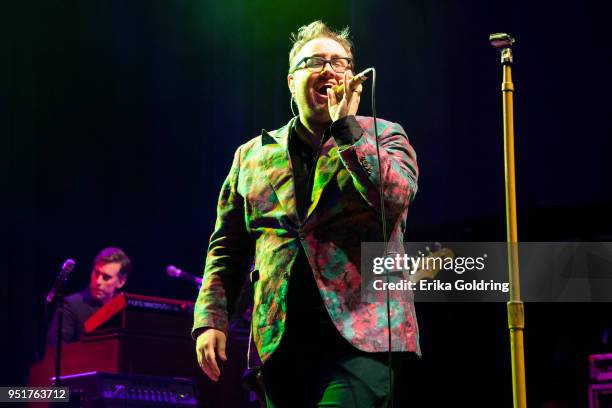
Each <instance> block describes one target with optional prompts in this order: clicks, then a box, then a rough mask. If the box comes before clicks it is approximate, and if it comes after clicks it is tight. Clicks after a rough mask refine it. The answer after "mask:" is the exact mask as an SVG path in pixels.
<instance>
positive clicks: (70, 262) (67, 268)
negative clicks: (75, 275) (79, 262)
mask: <svg viewBox="0 0 612 408" xmlns="http://www.w3.org/2000/svg"><path fill="white" fill-rule="evenodd" d="M74 265H76V262H74V259H66V262H64V264H63V265H62V272H64V274H66V275H68V274H69V273H70V272H72V270H73V269H74Z"/></svg>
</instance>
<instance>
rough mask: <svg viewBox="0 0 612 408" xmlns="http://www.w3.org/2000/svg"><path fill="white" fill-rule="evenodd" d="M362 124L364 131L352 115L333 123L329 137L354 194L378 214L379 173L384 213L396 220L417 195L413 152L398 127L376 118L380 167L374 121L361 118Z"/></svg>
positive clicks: (416, 175)
mask: <svg viewBox="0 0 612 408" xmlns="http://www.w3.org/2000/svg"><path fill="white" fill-rule="evenodd" d="M364 121H365V122H364V123H365V124H366V126H365V127H366V129H364V127H363V125H362V124H360V122H359V121H358V120H357V119H356V118H355V117H354V116H348V117H346V118H343V119H340V120H338V121H336V122H334V123H333V124H332V126H331V134H332V136H333V137H334V139H335V140H336V144H337V145H338V153H339V155H340V160H341V161H342V163H343V164H344V167H345V168H346V169H347V171H348V172H349V174H350V175H351V177H352V179H353V183H354V185H355V188H356V189H357V191H359V193H360V194H361V196H362V197H363V198H364V199H365V201H366V202H367V203H368V204H369V205H370V206H371V207H372V208H373V209H375V210H376V211H380V192H379V186H380V182H379V173H380V172H382V182H383V186H384V189H383V197H384V200H385V211H386V213H387V214H388V216H390V217H393V218H396V217H399V216H400V215H401V214H402V213H403V212H404V211H405V209H406V208H407V207H408V205H409V204H410V202H412V200H413V199H414V196H415V194H416V192H417V188H418V187H417V180H418V175H419V170H418V166H417V160H416V153H415V151H414V149H413V148H412V146H411V145H410V143H409V142H408V136H406V132H404V129H403V128H402V127H401V126H400V125H399V124H397V123H392V122H388V121H385V120H382V119H378V120H377V122H378V137H379V142H380V143H379V147H380V164H381V166H380V168H379V166H378V159H377V154H376V139H375V135H374V119H373V118H364ZM368 121H369V122H368ZM370 122H371V123H370Z"/></svg>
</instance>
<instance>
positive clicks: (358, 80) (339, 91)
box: [332, 68, 373, 99]
mask: <svg viewBox="0 0 612 408" xmlns="http://www.w3.org/2000/svg"><path fill="white" fill-rule="evenodd" d="M371 71H373V68H368V69H366V70H364V71H361V72H360V73H358V74H357V75H355V76H354V77H353V78H352V79H351V81H355V82H353V85H352V88H355V87H357V85H359V84H362V83H364V82H365V81H366V79H368V77H367V76H366V74H367V73H369V72H371ZM332 89H333V91H334V93H335V94H336V97H337V98H340V99H342V97H343V96H344V84H338V85H336V86H334V87H333V88H332Z"/></svg>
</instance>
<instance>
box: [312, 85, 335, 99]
mask: <svg viewBox="0 0 612 408" xmlns="http://www.w3.org/2000/svg"><path fill="white" fill-rule="evenodd" d="M332 86H333V85H332V84H323V85H321V86H319V87H318V88H315V92H316V93H317V94H319V95H321V96H325V97H327V90H328V89H329V88H331V87H332Z"/></svg>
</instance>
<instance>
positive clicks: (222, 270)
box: [191, 148, 254, 338]
mask: <svg viewBox="0 0 612 408" xmlns="http://www.w3.org/2000/svg"><path fill="white" fill-rule="evenodd" d="M240 151H241V148H238V150H237V151H236V153H235V154H234V160H233V162H232V167H231V169H230V172H229V174H228V176H227V178H226V179H225V182H224V183H223V186H222V187H221V192H220V194H219V201H218V204H217V219H216V222H215V229H214V232H213V233H212V235H211V237H210V242H209V245H208V253H207V256H206V266H205V268H204V275H203V280H202V286H201V288H200V292H199V294H198V298H197V300H196V304H195V308H194V323H193V328H192V332H191V333H192V337H194V338H195V336H196V334H198V332H199V331H200V330H201V329H203V328H209V327H210V328H215V329H218V330H222V331H225V332H227V329H228V305H229V306H230V307H231V306H233V304H234V301H235V300H236V297H237V295H238V293H239V292H240V286H241V284H242V283H243V282H244V279H245V277H246V275H247V273H248V268H249V266H250V264H251V260H252V258H253V251H254V246H253V243H252V240H251V239H250V237H249V234H248V231H247V228H246V221H245V209H244V205H245V201H244V197H242V196H241V195H240V194H239V192H238V179H239V173H240V154H241V152H240Z"/></svg>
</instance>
